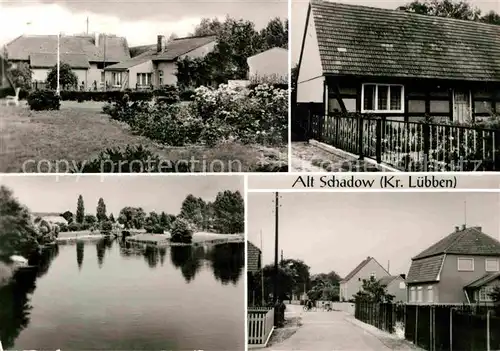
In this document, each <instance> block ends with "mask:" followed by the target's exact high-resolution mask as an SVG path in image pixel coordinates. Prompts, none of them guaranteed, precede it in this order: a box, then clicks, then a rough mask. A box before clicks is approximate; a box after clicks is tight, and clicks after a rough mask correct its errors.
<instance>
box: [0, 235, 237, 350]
mask: <svg viewBox="0 0 500 351" xmlns="http://www.w3.org/2000/svg"><path fill="white" fill-rule="evenodd" d="M72 246H75V247H76V261H77V262H76V263H77V264H76V265H75V268H74V269H76V271H75V270H69V269H68V265H71V264H70V263H69V262H70V261H72V262H74V256H73V255H74V252H75V251H74V250H75V248H72ZM92 246H94V247H95V250H96V251H93V250H90V249H91V248H92ZM61 250H63V252H64V255H59V252H60V251H61ZM89 250H90V251H89ZM92 251H93V252H94V253H93V252H92ZM167 251H168V252H167ZM71 252H72V254H71ZM58 255H59V256H64V257H60V258H58ZM167 255H170V260H167V259H166V256H167ZM71 256H72V257H73V259H72V260H71ZM84 257H85V258H86V260H84ZM68 259H69V261H67V260H68ZM29 261H30V262H29V263H30V267H29V268H22V269H19V270H17V271H16V272H15V274H14V275H13V277H12V279H10V280H9V281H8V282H7V283H6V284H4V285H3V286H0V341H1V342H2V344H3V346H4V348H7V349H9V348H13V347H16V348H18V349H20V348H24V349H26V348H34V347H39V348H41V347H43V348H53V349H57V348H61V349H66V350H70V349H76V348H78V349H82V348H86V349H99V348H100V349H101V350H106V349H108V350H111V349H125V348H127V346H128V345H131V344H134V345H135V346H134V348H135V349H143V350H145V349H160V348H165V347H168V348H169V349H194V348H197V349H200V348H202V349H203V348H204V349H210V347H208V346H210V345H211V346H212V347H213V348H215V349H220V350H224V349H225V350H228V349H234V350H236V349H243V347H244V346H242V345H244V335H243V332H244V306H243V300H242V299H240V297H239V295H241V296H242V295H243V291H242V289H243V283H242V282H240V278H241V276H242V271H243V266H244V244H243V243H241V244H222V245H215V246H214V245H198V246H174V247H168V248H165V247H163V248H157V247H152V246H142V245H140V246H137V245H131V244H130V243H128V242H125V241H120V240H116V241H115V240H112V239H104V240H100V241H97V242H94V243H84V242H77V243H76V245H64V246H61V247H59V246H54V247H52V248H50V249H45V250H43V251H42V253H41V254H40V255H37V256H34V257H32V258H30V260H29ZM96 261H97V262H96ZM144 262H145V263H146V265H145V266H144ZM51 264H52V265H53V266H54V268H53V269H52V270H51V271H52V272H53V273H49V268H50V267H51ZM31 265H32V266H31ZM73 265H74V263H73ZM108 265H109V266H108ZM141 265H142V268H141ZM94 267H95V268H94ZM122 267H127V268H123V270H122ZM96 269H97V271H96ZM117 269H118V271H117ZM144 269H146V271H144ZM157 270H162V271H163V270H165V273H162V274H164V275H162V274H160V275H158V274H156V273H154V272H156V271H157ZM148 271H150V272H151V274H150V273H148ZM99 272H101V273H99ZM115 272H118V273H119V274H118V276H117V273H115ZM206 272H211V276H212V278H211V279H210V278H209V277H210V276H207V273H206ZM47 273H49V274H47ZM179 273H180V275H181V276H182V278H180V279H182V280H181V281H179V280H178V279H179V278H175V275H176V274H177V277H179ZM64 274H66V275H67V276H64ZM85 274H90V275H91V277H92V278H90V279H83V277H82V278H80V279H81V280H78V275H85ZM45 275H47V279H45V278H42V277H44V276H45ZM120 275H123V277H124V279H121V278H120ZM198 276H200V278H199V279H200V282H197V283H196V285H195V286H194V287H191V286H192V284H193V282H194V281H196V280H197V278H198ZM40 278H42V279H43V282H44V284H43V288H42V287H40V288H37V282H38V280H37V279H40ZM127 278H128V279H127ZM110 279H112V281H113V283H112V286H111V283H110V281H109V280H110ZM40 281H41V280H40ZM182 281H183V282H184V283H182ZM216 282H218V286H219V287H217V283H216ZM230 283H231V285H232V286H235V287H236V286H237V287H238V289H239V290H233V289H230V290H227V288H223V287H224V286H226V285H227V284H230ZM75 284H76V287H75ZM78 284H80V285H81V284H83V285H81V286H80V285H78ZM214 284H215V285H214ZM135 285H140V289H132V288H131V286H135ZM183 285H184V287H183ZM193 288H194V289H198V290H193ZM186 289H187V290H186ZM56 291H57V292H58V294H59V293H60V294H61V295H60V296H56V297H54V296H52V295H51V294H53V293H54V292H56ZM238 291H241V293H239V292H238ZM69 292H71V294H74V296H68V295H70V294H69ZM99 293H102V294H103V295H102V296H103V297H102V299H101V298H100V297H99ZM104 294H116V296H117V297H120V299H121V298H123V299H124V303H123V304H117V302H116V301H113V300H111V299H109V298H107V296H106V295H104ZM186 294H187V295H189V296H186ZM212 294H215V296H212ZM217 294H219V296H217ZM169 295H172V296H170V297H169V298H167V296H169ZM233 295H234V296H233ZM237 295H238V296H237ZM94 296H97V298H94ZM148 299H152V300H153V301H156V303H154V304H155V305H154V306H153V303H150V304H148V302H147V301H148ZM169 299H171V300H169ZM184 299H185V300H186V301H184ZM87 300H88V301H87ZM115 300H116V298H115ZM118 300H119V299H118ZM183 301H184V302H183ZM219 301H224V304H226V305H227V304H231V301H234V306H226V309H225V310H221V309H220V307H217V306H213V305H214V302H219ZM63 302H64V303H66V302H67V303H68V306H71V308H70V309H64V308H63V306H64V304H63ZM70 303H71V304H74V305H75V306H74V309H73V305H71V304H70ZM127 303H128V304H127ZM178 303H179V304H180V305H181V306H178ZM221 303H222V302H221ZM95 304H98V305H99V304H101V305H100V306H95ZM114 304H116V305H114ZM47 305H50V306H47ZM80 305H81V306H80ZM240 305H241V306H240ZM162 308H163V309H164V310H163V311H162ZM238 308H240V309H241V313H239V312H238V311H239V310H238ZM141 309H142V310H143V311H141ZM227 309H229V310H231V309H232V310H233V311H227ZM55 310H64V316H62V315H59V314H57V313H56V312H55ZM94 310H95V311H106V314H104V315H101V314H102V312H100V313H98V312H96V315H97V317H96V315H91V312H92V311H94ZM129 310H130V311H129ZM201 311H203V313H201ZM235 311H236V312H235ZM113 313H114V314H115V315H116V316H117V318H120V319H119V322H118V320H117V319H116V318H115V319H113V318H111V317H112V315H113ZM141 313H143V314H141ZM221 313H222V314H224V313H227V315H221ZM235 313H236V314H235ZM107 314H109V317H108V316H107ZM137 314H138V315H137ZM85 315H88V320H86V319H83V318H82V316H85ZM35 316H36V318H35ZM118 316H120V317H118ZM138 316H140V318H139V317H138ZM171 316H176V317H175V318H173V317H171ZM129 317H130V322H126V321H127V319H128V318H129ZM168 317H170V318H168ZM134 318H137V320H133V319H134ZM165 318H167V320H165ZM218 318H219V319H220V321H221V322H220V327H219V329H220V330H219V329H214V328H215V327H214V324H216V323H217V322H216V321H217V319H218ZM231 318H232V319H231ZM30 319H32V320H33V319H36V320H37V321H38V322H39V323H40V324H44V323H45V321H46V320H47V321H48V322H50V323H49V324H52V325H54V327H56V329H57V328H58V329H59V330H58V332H59V334H57V335H58V336H57V337H54V336H51V335H46V336H45V334H47V329H43V328H44V326H43V325H39V323H34V322H33V321H32V322H31V323H30ZM179 319H183V320H182V321H179ZM184 319H185V320H184ZM120 323H132V324H125V325H124V326H123V327H122V329H123V330H122V331H121V332H120V333H117V331H116V328H117V326H115V325H113V324H120ZM165 323H167V324H165ZM193 323H195V324H197V323H199V324H200V326H198V327H197V326H196V325H194V324H193ZM224 323H227V324H224ZM238 323H240V324H241V325H242V326H241V330H239V331H235V332H238V333H240V334H241V335H235V336H233V337H228V335H227V330H229V329H228V328H230V327H231V325H235V324H236V325H237V324H238ZM108 324H109V325H108ZM40 328H41V330H43V331H44V333H41V331H40V330H39V329H40ZM65 328H67V329H68V330H67V331H66V330H65ZM70 328H71V329H70ZM94 328H95V329H94ZM203 328H208V329H207V330H206V331H204V330H203ZM210 328H212V329H210ZM23 330H25V332H23ZM80 330H81V335H80V334H79V331H80ZM232 330H234V327H233V329H232ZM108 331H109V332H108ZM61 333H62V334H61ZM123 333H125V334H123ZM148 333H150V334H148ZM67 334H69V335H67ZM61 335H64V336H61ZM125 335H126V336H125ZM90 336H92V338H95V340H89V339H88V338H89V337H90ZM54 338H55V339H56V340H57V343H59V344H57V345H54V344H52V342H54V341H52V340H54ZM34 343H35V345H34ZM92 343H93V344H92ZM91 345H94V346H95V347H94V348H93V347H91Z"/></svg>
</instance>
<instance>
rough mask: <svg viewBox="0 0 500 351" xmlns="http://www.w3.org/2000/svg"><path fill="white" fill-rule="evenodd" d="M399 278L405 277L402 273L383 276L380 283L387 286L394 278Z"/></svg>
mask: <svg viewBox="0 0 500 351" xmlns="http://www.w3.org/2000/svg"><path fill="white" fill-rule="evenodd" d="M398 278H401V279H403V277H401V276H400V275H389V276H386V277H382V278H380V279H379V280H378V281H379V283H380V285H382V286H387V285H389V284H390V283H391V282H392V281H393V280H396V279H398Z"/></svg>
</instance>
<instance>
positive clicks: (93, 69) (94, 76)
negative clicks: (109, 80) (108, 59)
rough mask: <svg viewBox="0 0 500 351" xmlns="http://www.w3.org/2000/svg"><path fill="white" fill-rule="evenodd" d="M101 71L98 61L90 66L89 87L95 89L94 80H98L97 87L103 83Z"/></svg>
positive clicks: (88, 74) (88, 73)
mask: <svg viewBox="0 0 500 351" xmlns="http://www.w3.org/2000/svg"><path fill="white" fill-rule="evenodd" d="M101 73H102V69H98V68H97V63H91V64H90V68H89V70H88V72H87V87H88V88H89V89H93V84H94V81H95V82H97V87H98V88H99V84H100V83H101Z"/></svg>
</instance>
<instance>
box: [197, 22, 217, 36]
mask: <svg viewBox="0 0 500 351" xmlns="http://www.w3.org/2000/svg"><path fill="white" fill-rule="evenodd" d="M221 29H222V22H220V21H219V19H217V18H202V19H201V22H200V24H198V25H197V26H196V28H195V29H194V32H193V33H192V34H191V36H206V35H216V34H217V33H219V31H220V30H221Z"/></svg>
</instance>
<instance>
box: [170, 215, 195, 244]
mask: <svg viewBox="0 0 500 351" xmlns="http://www.w3.org/2000/svg"><path fill="white" fill-rule="evenodd" d="M170 233H171V234H172V237H171V239H170V240H171V241H172V242H174V243H191V241H192V239H193V233H194V225H193V224H192V223H191V222H190V221H188V220H187V219H184V218H180V217H179V218H176V219H175V221H174V222H173V223H172V228H171V230H170Z"/></svg>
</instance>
